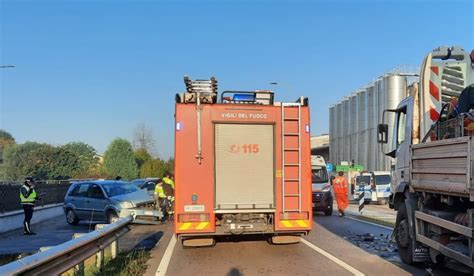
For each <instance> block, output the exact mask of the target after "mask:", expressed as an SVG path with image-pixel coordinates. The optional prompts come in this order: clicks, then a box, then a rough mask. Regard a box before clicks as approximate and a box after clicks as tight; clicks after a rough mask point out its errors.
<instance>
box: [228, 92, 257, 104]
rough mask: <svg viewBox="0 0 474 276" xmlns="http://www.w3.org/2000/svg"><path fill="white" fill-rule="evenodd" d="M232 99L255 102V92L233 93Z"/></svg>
mask: <svg viewBox="0 0 474 276" xmlns="http://www.w3.org/2000/svg"><path fill="white" fill-rule="evenodd" d="M232 101H235V102H255V94H251V93H246V94H234V95H233V97H232Z"/></svg>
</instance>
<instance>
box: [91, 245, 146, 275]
mask: <svg viewBox="0 0 474 276" xmlns="http://www.w3.org/2000/svg"><path fill="white" fill-rule="evenodd" d="M149 259H150V252H148V251H145V250H132V251H128V252H127V251H125V252H120V253H119V254H118V255H117V257H116V258H115V259H112V260H108V261H107V263H106V264H105V266H103V267H102V268H100V269H95V270H94V271H91V272H90V274H91V275H101V276H108V275H111V276H112V275H113V276H115V275H120V276H136V275H143V274H145V272H146V269H147V268H148V265H147V261H148V260H149ZM86 274H87V273H86Z"/></svg>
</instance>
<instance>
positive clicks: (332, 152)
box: [326, 105, 337, 162]
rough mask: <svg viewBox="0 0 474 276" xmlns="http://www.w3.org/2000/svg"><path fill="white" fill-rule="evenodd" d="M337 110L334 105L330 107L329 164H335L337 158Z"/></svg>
mask: <svg viewBox="0 0 474 276" xmlns="http://www.w3.org/2000/svg"><path fill="white" fill-rule="evenodd" d="M335 113H336V108H335V106H334V105H331V106H330V107H329V160H326V161H329V162H334V160H335V158H336V156H337V152H336V151H337V146H336V142H337V137H336V131H335V130H336V129H337V125H336V124H337V120H336V117H335V116H336V114H335Z"/></svg>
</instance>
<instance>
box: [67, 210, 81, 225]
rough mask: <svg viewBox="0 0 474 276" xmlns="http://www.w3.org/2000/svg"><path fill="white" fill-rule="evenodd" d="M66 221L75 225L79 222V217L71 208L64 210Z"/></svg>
mask: <svg viewBox="0 0 474 276" xmlns="http://www.w3.org/2000/svg"><path fill="white" fill-rule="evenodd" d="M66 221H67V223H69V224H71V225H76V224H78V223H79V219H78V218H77V216H76V213H74V211H73V210H72V209H67V210H66Z"/></svg>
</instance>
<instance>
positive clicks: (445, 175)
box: [410, 136, 474, 201]
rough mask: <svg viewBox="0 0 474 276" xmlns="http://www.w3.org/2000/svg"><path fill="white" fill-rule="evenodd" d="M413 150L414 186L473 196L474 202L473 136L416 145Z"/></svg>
mask: <svg viewBox="0 0 474 276" xmlns="http://www.w3.org/2000/svg"><path fill="white" fill-rule="evenodd" d="M411 151H412V154H411V162H410V169H411V187H412V188H413V189H414V190H415V191H417V192H422V191H425V192H436V193H441V194H446V195H454V196H461V197H469V198H470V200H471V201H474V190H473V189H474V187H473V184H472V181H471V167H472V165H471V155H472V152H473V148H472V139H471V136H465V137H460V138H453V139H446V140H440V141H434V142H427V143H421V144H417V145H412V146H411Z"/></svg>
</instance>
